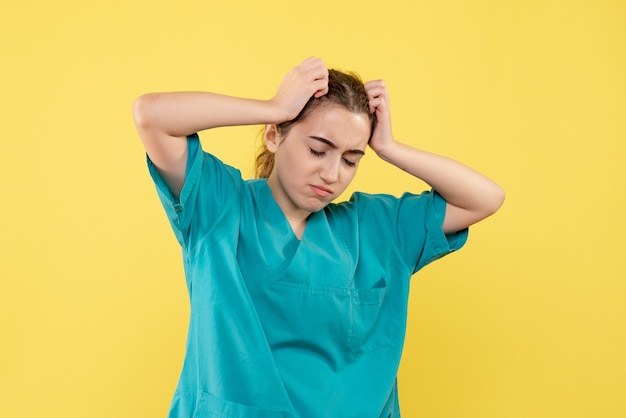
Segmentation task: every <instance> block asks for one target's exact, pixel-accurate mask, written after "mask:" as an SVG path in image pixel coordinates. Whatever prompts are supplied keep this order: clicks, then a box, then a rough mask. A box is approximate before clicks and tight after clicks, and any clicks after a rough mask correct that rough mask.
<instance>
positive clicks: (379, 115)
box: [365, 80, 395, 155]
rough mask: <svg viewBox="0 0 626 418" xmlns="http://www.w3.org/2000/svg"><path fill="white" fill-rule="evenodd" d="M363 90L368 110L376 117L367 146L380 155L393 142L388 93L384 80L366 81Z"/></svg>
mask: <svg viewBox="0 0 626 418" xmlns="http://www.w3.org/2000/svg"><path fill="white" fill-rule="evenodd" d="M365 91H366V92H367V97H368V99H369V106H370V112H371V113H375V114H376V119H377V123H376V128H375V129H374V133H373V134H372V139H370V142H369V146H370V147H371V148H372V149H373V150H374V151H375V152H376V154H379V155H380V154H381V153H384V150H385V148H387V147H389V146H391V145H393V143H394V142H395V141H394V139H393V134H392V132H391V115H390V112H389V93H388V91H387V86H386V85H385V81H384V80H372V81H368V82H367V83H365Z"/></svg>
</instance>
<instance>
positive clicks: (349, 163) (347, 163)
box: [343, 158, 356, 167]
mask: <svg viewBox="0 0 626 418" xmlns="http://www.w3.org/2000/svg"><path fill="white" fill-rule="evenodd" d="M343 162H344V163H346V165H347V166H348V167H356V163H355V162H352V161H350V160H348V159H345V158H344V159H343Z"/></svg>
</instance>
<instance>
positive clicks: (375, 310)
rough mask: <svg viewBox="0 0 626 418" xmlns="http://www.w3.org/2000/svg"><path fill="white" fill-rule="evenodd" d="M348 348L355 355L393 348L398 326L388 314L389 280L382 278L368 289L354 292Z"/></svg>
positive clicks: (353, 290) (351, 298)
mask: <svg viewBox="0 0 626 418" xmlns="http://www.w3.org/2000/svg"><path fill="white" fill-rule="evenodd" d="M350 296H351V297H350V302H351V314H352V315H351V329H350V342H349V349H350V351H351V352H352V354H354V355H360V354H364V353H369V352H373V351H377V350H379V349H381V348H383V347H387V346H390V345H393V343H394V340H395V338H394V332H395V331H396V326H395V325H396V324H394V323H393V322H390V320H389V318H388V315H386V314H387V313H388V312H385V310H384V306H385V297H386V296H387V281H386V280H385V279H380V280H379V281H378V282H377V283H376V285H375V286H374V287H372V288H369V289H352V290H351V292H350Z"/></svg>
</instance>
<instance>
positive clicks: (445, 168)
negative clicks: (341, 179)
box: [365, 80, 504, 233]
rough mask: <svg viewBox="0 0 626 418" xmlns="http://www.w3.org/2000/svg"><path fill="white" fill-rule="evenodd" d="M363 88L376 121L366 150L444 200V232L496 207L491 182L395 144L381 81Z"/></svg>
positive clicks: (498, 192) (497, 192) (498, 200)
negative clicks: (433, 191)
mask: <svg viewBox="0 0 626 418" xmlns="http://www.w3.org/2000/svg"><path fill="white" fill-rule="evenodd" d="M365 88H366V90H367V93H368V97H369V104H370V111H371V112H376V117H377V119H378V124H377V126H376V130H375V131H374V135H373V136H372V139H371V140H370V147H371V148H372V149H373V150H374V151H375V152H376V154H377V155H378V156H379V157H381V158H382V159H383V160H385V161H387V162H389V163H391V164H393V165H395V166H397V167H398V168H401V169H402V170H404V171H406V172H407V173H409V174H412V175H414V176H415V177H417V178H419V179H421V180H423V181H425V182H426V183H428V184H429V185H430V186H431V187H432V188H433V189H435V190H436V191H437V192H438V193H439V194H440V195H441V196H442V197H443V198H444V199H445V200H446V202H447V207H446V216H445V219H444V221H443V225H442V228H443V231H444V232H445V233H451V232H455V231H459V230H462V229H465V228H467V227H468V226H470V225H472V224H474V223H476V222H478V221H480V220H482V219H485V218H486V217H488V216H490V215H492V214H493V213H495V212H496V211H497V210H498V209H499V208H500V206H501V205H502V203H503V202H504V191H503V190H502V188H501V187H500V186H498V185H497V184H496V183H495V182H494V181H493V180H491V179H489V178H487V177H485V176H484V175H482V174H480V173H478V172H477V171H475V170H473V169H471V168H469V167H467V166H465V165H463V164H461V163H459V162H457V161H454V160H452V159H450V158H447V157H443V156H440V155H436V154H432V153H429V152H426V151H421V150H418V149H416V148H412V147H410V146H408V145H406V144H402V143H399V142H396V141H395V139H394V138H393V134H392V132H391V118H390V113H389V95H388V92H387V88H386V86H385V83H384V81H382V80H376V81H370V82H368V83H366V84H365Z"/></svg>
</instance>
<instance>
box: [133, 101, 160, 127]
mask: <svg viewBox="0 0 626 418" xmlns="http://www.w3.org/2000/svg"><path fill="white" fill-rule="evenodd" d="M158 98H159V94H158V93H148V94H143V95H141V96H139V97H137V98H136V99H135V101H134V102H133V119H134V121H135V126H137V128H140V129H141V128H147V127H149V126H150V125H151V124H152V121H153V118H152V115H153V113H154V111H153V109H154V104H155V102H156V101H157V100H158Z"/></svg>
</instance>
